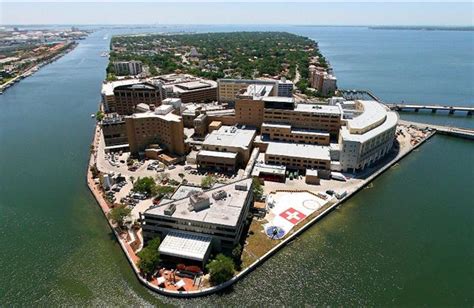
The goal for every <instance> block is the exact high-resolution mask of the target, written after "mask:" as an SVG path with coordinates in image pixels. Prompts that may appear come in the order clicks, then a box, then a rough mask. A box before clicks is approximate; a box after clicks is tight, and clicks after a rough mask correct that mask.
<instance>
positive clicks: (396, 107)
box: [339, 90, 474, 116]
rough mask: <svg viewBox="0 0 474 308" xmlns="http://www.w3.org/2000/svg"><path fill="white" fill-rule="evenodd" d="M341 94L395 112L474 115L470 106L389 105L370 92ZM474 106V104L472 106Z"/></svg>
mask: <svg viewBox="0 0 474 308" xmlns="http://www.w3.org/2000/svg"><path fill="white" fill-rule="evenodd" d="M339 93H340V94H341V95H342V96H343V97H344V98H345V99H347V100H355V99H372V100H375V101H377V102H379V103H381V104H384V105H385V106H387V107H388V108H390V109H391V110H394V111H414V112H419V111H420V110H430V111H431V112H432V113H436V112H438V111H447V112H448V113H449V114H454V113H455V112H465V113H466V115H467V116H472V114H473V113H474V107H469V106H446V105H439V104H406V103H389V102H384V101H383V100H382V99H380V98H379V97H378V96H376V95H375V94H374V93H372V92H371V91H369V90H339ZM472 106H474V104H473V105H472Z"/></svg>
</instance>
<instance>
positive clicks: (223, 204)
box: [144, 179, 252, 227]
mask: <svg viewBox="0 0 474 308" xmlns="http://www.w3.org/2000/svg"><path fill="white" fill-rule="evenodd" d="M236 185H239V186H243V185H245V186H246V187H247V190H240V189H236ZM251 186H252V179H244V180H240V181H236V182H233V183H229V184H226V185H222V186H219V187H215V188H212V189H210V190H207V191H206V195H208V196H209V201H210V206H209V207H208V208H205V209H202V210H200V211H197V212H196V211H194V210H190V205H191V201H190V198H189V197H186V198H183V199H180V200H175V201H172V202H169V203H163V204H160V205H159V206H151V207H150V208H148V209H147V210H146V211H145V212H144V215H145V216H146V215H151V216H159V217H163V218H169V217H173V218H176V219H180V220H185V221H189V222H197V223H210V224H215V225H222V226H230V227H235V226H237V222H238V221H239V218H240V215H241V213H242V211H243V209H244V206H245V205H246V200H247V196H248V194H249V190H250V189H251ZM219 190H223V191H225V192H226V195H227V196H226V197H225V198H223V199H220V200H216V199H214V197H213V196H212V195H213V194H212V193H213V192H216V191H219ZM171 204H174V205H175V206H176V210H175V211H174V212H173V213H172V214H171V215H166V214H165V212H164V211H165V209H167V208H168V206H169V205H171Z"/></svg>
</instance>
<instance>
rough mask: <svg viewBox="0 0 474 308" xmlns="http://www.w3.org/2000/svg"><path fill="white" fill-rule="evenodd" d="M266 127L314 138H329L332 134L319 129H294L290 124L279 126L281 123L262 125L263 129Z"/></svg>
mask: <svg viewBox="0 0 474 308" xmlns="http://www.w3.org/2000/svg"><path fill="white" fill-rule="evenodd" d="M264 127H268V128H271V127H274V128H285V129H289V130H291V132H292V133H299V134H304V135H313V136H329V135H330V134H329V133H328V132H327V131H323V130H319V129H310V128H292V126H291V125H289V124H279V123H268V122H265V123H262V128H264Z"/></svg>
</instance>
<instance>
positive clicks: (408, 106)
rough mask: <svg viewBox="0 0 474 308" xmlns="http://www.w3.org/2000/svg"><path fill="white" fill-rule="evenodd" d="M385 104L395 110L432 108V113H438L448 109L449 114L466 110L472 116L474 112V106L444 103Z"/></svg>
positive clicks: (416, 110)
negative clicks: (444, 104) (443, 104)
mask: <svg viewBox="0 0 474 308" xmlns="http://www.w3.org/2000/svg"><path fill="white" fill-rule="evenodd" d="M385 105H386V106H387V107H388V108H390V109H391V110H395V111H414V112H418V111H420V110H431V112H432V113H436V112H437V111H438V110H441V111H448V112H449V114H454V112H455V111H458V112H466V115H468V116H472V113H473V112H474V107H467V106H442V105H415V104H390V103H385Z"/></svg>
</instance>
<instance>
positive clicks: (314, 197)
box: [264, 191, 332, 239]
mask: <svg viewBox="0 0 474 308" xmlns="http://www.w3.org/2000/svg"><path fill="white" fill-rule="evenodd" d="M331 198H332V197H331V196H329V195H327V194H326V193H322V192H315V193H310V192H307V191H301V192H298V191H296V192H275V193H272V194H270V195H269V196H268V198H267V202H266V204H267V209H268V210H269V214H268V216H267V217H268V220H269V223H268V224H266V225H265V226H264V228H265V233H266V234H267V235H268V236H269V237H271V238H276V239H279V238H282V237H283V236H284V235H286V234H287V233H288V232H290V230H291V229H292V228H293V227H294V226H296V225H297V224H299V223H300V222H302V221H303V220H305V218H306V217H308V216H309V215H311V214H313V213H314V212H315V211H317V210H319V209H320V208H321V207H322V206H324V205H325V204H326V203H328V202H329V200H330V199H331ZM275 226H276V227H278V228H279V229H282V231H283V232H284V235H282V234H281V233H282V231H280V232H279V236H277V237H275V236H274V235H273V234H272V233H271V232H269V231H270V230H269V229H271V228H274V227H275Z"/></svg>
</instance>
